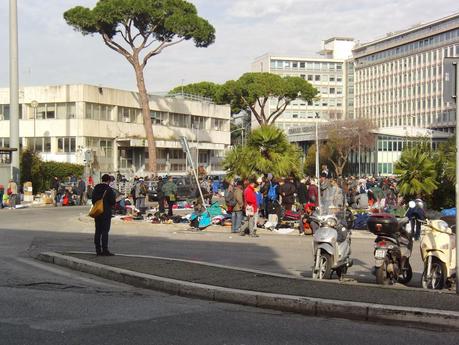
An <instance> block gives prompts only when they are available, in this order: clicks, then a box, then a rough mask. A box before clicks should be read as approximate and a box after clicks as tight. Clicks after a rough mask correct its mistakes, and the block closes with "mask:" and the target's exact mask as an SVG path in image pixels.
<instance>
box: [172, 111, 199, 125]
mask: <svg viewBox="0 0 459 345" xmlns="http://www.w3.org/2000/svg"><path fill="white" fill-rule="evenodd" d="M196 117H198V116H196ZM197 123H198V126H201V125H200V122H199V121H197ZM169 126H172V127H182V128H186V127H190V117H189V116H187V115H184V114H177V113H170V114H169ZM198 128H199V127H198Z"/></svg>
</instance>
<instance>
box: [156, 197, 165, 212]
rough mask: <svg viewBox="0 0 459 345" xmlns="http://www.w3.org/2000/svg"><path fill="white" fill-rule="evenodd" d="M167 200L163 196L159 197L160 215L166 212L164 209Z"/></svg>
mask: <svg viewBox="0 0 459 345" xmlns="http://www.w3.org/2000/svg"><path fill="white" fill-rule="evenodd" d="M165 199H166V198H165V197H164V196H163V195H161V196H158V208H159V210H158V211H159V213H164V212H165V211H166V209H165V208H164V201H166V200H165Z"/></svg>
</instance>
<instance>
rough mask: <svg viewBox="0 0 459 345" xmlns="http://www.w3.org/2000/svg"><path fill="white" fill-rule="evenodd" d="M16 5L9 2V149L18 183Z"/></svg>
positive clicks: (15, 0)
mask: <svg viewBox="0 0 459 345" xmlns="http://www.w3.org/2000/svg"><path fill="white" fill-rule="evenodd" d="M17 12H18V4H17V0H10V147H11V148H13V149H17V151H14V152H12V153H11V155H12V157H11V178H12V179H13V180H14V181H15V182H16V183H19V154H20V152H19V82H18V79H19V73H18V14H17Z"/></svg>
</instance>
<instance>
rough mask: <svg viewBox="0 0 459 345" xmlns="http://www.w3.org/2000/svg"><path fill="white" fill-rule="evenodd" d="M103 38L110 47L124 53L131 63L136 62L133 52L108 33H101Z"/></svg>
mask: <svg viewBox="0 0 459 345" xmlns="http://www.w3.org/2000/svg"><path fill="white" fill-rule="evenodd" d="M101 35H102V38H103V39H104V43H105V45H106V46H107V47H109V48H110V49H113V50H114V51H116V52H118V53H120V54H121V55H123V56H124V57H125V58H126V59H127V60H128V61H129V62H130V63H131V64H134V60H133V58H132V54H131V53H129V52H128V51H127V50H126V49H124V48H123V47H122V46H121V45H119V44H118V43H116V42H115V41H113V40H112V39H111V38H110V37H109V36H108V35H107V34H106V33H101Z"/></svg>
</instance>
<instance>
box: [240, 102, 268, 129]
mask: <svg viewBox="0 0 459 345" xmlns="http://www.w3.org/2000/svg"><path fill="white" fill-rule="evenodd" d="M241 99H242V101H243V102H244V103H245V104H246V105H247V106H248V107H249V108H250V111H251V112H252V114H253V115H254V116H255V118H256V119H257V121H258V123H259V124H260V125H264V124H266V118H264V117H261V116H260V114H258V112H257V110H256V109H255V107H253V106H252V104H250V103H249V102H248V101H247V99H246V98H245V97H244V96H241Z"/></svg>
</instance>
